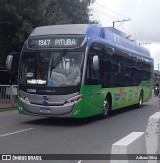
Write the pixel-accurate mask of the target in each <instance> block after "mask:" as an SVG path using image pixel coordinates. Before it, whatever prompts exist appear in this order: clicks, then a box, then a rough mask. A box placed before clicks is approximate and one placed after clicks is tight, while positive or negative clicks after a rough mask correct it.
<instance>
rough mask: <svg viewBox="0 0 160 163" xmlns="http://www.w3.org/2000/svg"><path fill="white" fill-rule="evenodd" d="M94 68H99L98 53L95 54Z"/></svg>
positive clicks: (96, 69)
mask: <svg viewBox="0 0 160 163" xmlns="http://www.w3.org/2000/svg"><path fill="white" fill-rule="evenodd" d="M93 69H94V70H95V71H98V70H99V57H98V55H95V56H93Z"/></svg>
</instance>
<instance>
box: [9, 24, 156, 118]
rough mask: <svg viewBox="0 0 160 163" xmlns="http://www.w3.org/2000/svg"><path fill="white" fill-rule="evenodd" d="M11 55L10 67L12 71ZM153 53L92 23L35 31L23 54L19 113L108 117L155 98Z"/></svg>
mask: <svg viewBox="0 0 160 163" xmlns="http://www.w3.org/2000/svg"><path fill="white" fill-rule="evenodd" d="M12 59H13V56H12V55H8V57H7V61H6V66H7V67H8V69H9V68H10V67H11V63H12V62H11V61H12ZM152 76H153V59H152V57H151V56H150V53H149V50H147V49H145V48H144V47H142V46H140V45H138V44H137V43H135V42H133V41H130V40H128V39H127V38H126V37H125V36H124V35H123V34H122V33H120V32H119V31H116V30H115V29H113V28H105V27H100V26H98V25H93V24H69V25H51V26H42V27H37V28H35V29H34V30H33V32H32V33H31V34H30V36H29V38H28V39H27V40H26V42H25V43H24V46H23V48H22V51H21V54H20V61H19V77H18V100H17V101H18V110H19V113H20V114H29V115H37V116H47V117H71V118H85V117H90V116H94V115H100V116H101V117H102V118H106V117H107V116H108V114H109V113H110V111H111V110H116V109H120V108H123V107H127V106H130V105H137V106H139V107H141V106H142V103H143V102H146V101H148V100H149V99H150V98H151V97H152V88H153V78H152Z"/></svg>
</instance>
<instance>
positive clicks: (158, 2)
mask: <svg viewBox="0 0 160 163" xmlns="http://www.w3.org/2000/svg"><path fill="white" fill-rule="evenodd" d="M92 8H93V12H92V13H93V16H92V18H91V19H92V20H98V21H100V22H101V25H102V26H107V27H108V26H113V24H112V22H113V21H117V20H123V19H129V18H130V19H131V21H127V22H124V23H115V28H117V29H118V30H121V31H123V32H124V33H126V34H127V36H129V35H131V37H130V38H131V39H134V40H136V42H138V43H146V42H147V43H151V44H147V45H143V46H145V47H146V48H148V49H149V50H150V53H151V56H152V57H153V58H154V64H155V65H154V67H155V69H158V63H159V64H160V0H96V2H95V3H94V5H93V6H92ZM110 10H111V11H110Z"/></svg>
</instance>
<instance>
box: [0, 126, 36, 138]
mask: <svg viewBox="0 0 160 163" xmlns="http://www.w3.org/2000/svg"><path fill="white" fill-rule="evenodd" d="M29 130H33V128H28V129H24V130H19V131H15V132H11V133H8V134H4V135H0V137H5V136H9V135H13V134H17V133H21V132H25V131H29Z"/></svg>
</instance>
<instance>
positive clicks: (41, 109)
mask: <svg viewBox="0 0 160 163" xmlns="http://www.w3.org/2000/svg"><path fill="white" fill-rule="evenodd" d="M40 113H44V114H50V113H51V109H48V108H40Z"/></svg>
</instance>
